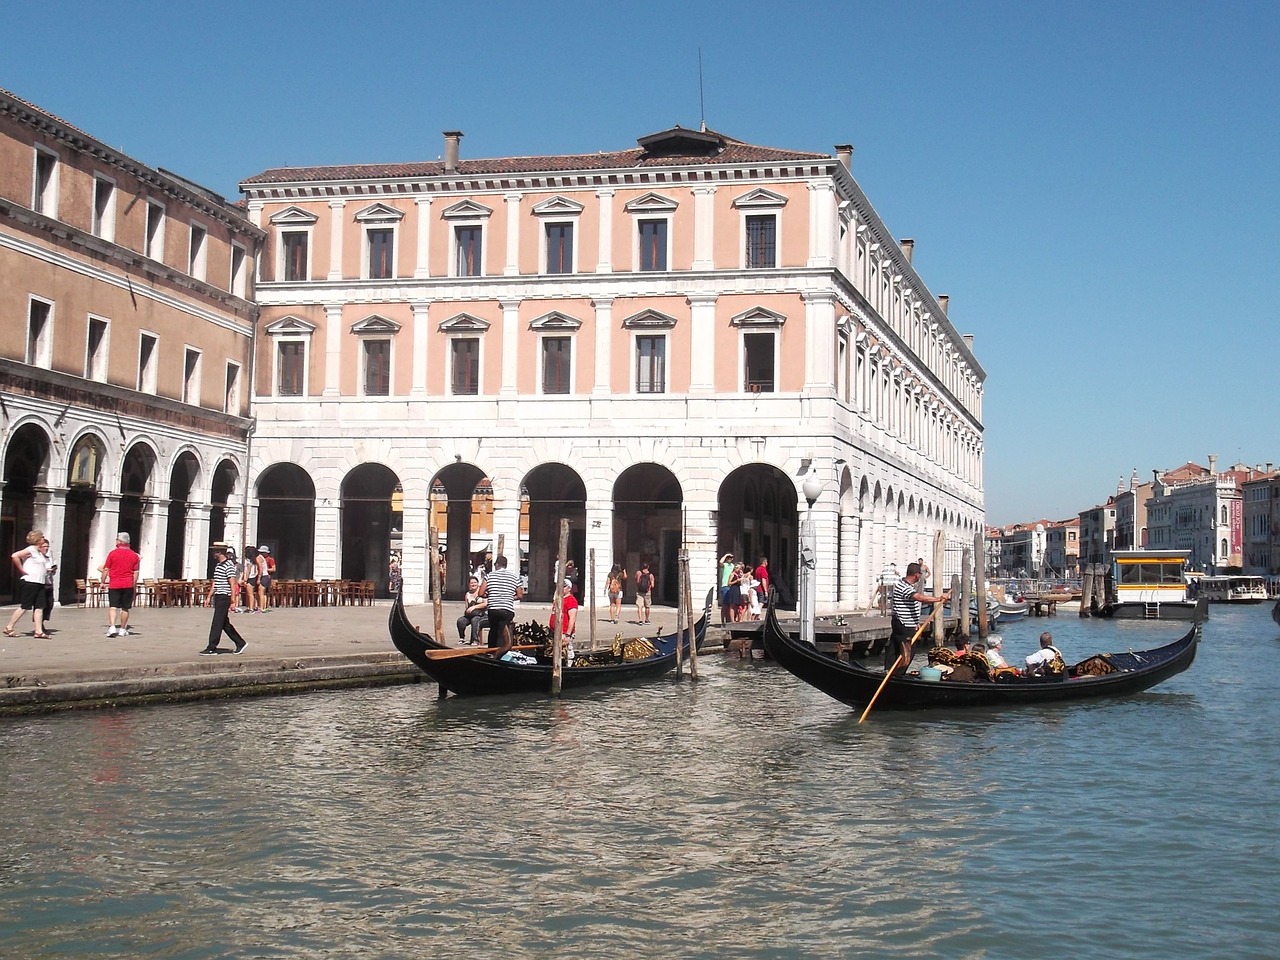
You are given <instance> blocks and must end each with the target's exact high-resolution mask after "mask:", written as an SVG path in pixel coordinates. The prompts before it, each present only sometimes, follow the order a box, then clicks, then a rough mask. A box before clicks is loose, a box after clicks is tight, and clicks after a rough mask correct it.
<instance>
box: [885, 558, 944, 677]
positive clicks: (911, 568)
mask: <svg viewBox="0 0 1280 960" xmlns="http://www.w3.org/2000/svg"><path fill="white" fill-rule="evenodd" d="M919 582H920V564H918V563H909V564H907V575H906V576H905V577H903V578H902V579H901V580H899V581H898V582H897V583H896V584H895V585H894V588H893V596H892V603H891V609H892V612H893V623H892V628H891V632H890V634H889V642H888V644H886V645H885V648H884V669H885V672H886V673H888V672H891V671H893V669H894V668H895V667H897V666H898V664H899V663H901V665H902V668H903V670H904V671H905V670H906V669H907V668H908V667H909V666H910V665H911V659H912V657H914V656H915V635H916V631H917V630H918V629H919V627H920V607H921V604H926V603H927V604H930V605H933V604H938V603H946V602H947V601H948V600H950V599H951V594H949V593H944V594H940V595H939V596H936V597H935V596H930V595H929V594H927V593H922V592H921V591H920V589H919V586H918V584H919Z"/></svg>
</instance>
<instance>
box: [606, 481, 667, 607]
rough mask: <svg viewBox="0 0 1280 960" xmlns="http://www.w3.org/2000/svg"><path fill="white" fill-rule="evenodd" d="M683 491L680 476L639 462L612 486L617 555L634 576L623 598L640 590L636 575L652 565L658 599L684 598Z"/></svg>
mask: <svg viewBox="0 0 1280 960" xmlns="http://www.w3.org/2000/svg"><path fill="white" fill-rule="evenodd" d="M683 506H684V491H683V490H682V489H681V486H680V481H679V480H678V479H677V478H676V475H675V474H674V473H672V472H671V470H669V469H668V468H667V467H666V466H664V465H662V464H660V463H637V464H633V465H632V466H630V467H627V469H625V470H623V471H622V473H621V474H619V475H618V478H617V480H615V481H614V484H613V541H612V542H613V557H611V558H609V562H608V564H606V568H607V566H608V565H611V564H612V563H614V562H617V563H620V564H622V565H623V567H625V568H626V569H627V571H628V572H629V573H631V574H632V575H633V576H632V577H631V578H629V580H630V582H629V584H628V585H627V587H626V588H625V595H624V599H626V600H630V599H631V598H632V597H633V595H634V590H635V579H634V574H635V571H637V570H638V569H640V564H641V563H642V562H644V561H648V562H649V564H650V569H651V570H652V571H653V572H654V573H655V574H656V576H657V578H658V579H657V585H656V586H655V587H654V590H653V599H654V600H655V601H657V602H658V603H671V604H674V603H676V602H677V601H678V600H679V587H680V583H679V577H680V549H681V547H682V546H683V543H684V516H683V513H682V510H683Z"/></svg>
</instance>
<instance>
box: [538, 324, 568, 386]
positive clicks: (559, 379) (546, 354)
mask: <svg viewBox="0 0 1280 960" xmlns="http://www.w3.org/2000/svg"><path fill="white" fill-rule="evenodd" d="M572 349H573V341H572V339H571V338H569V337H543V338H542V392H543V393H557V394H560V393H571V392H572V390H571V389H570V388H571V384H570V382H569V373H570V371H569V361H570V359H571V358H572Z"/></svg>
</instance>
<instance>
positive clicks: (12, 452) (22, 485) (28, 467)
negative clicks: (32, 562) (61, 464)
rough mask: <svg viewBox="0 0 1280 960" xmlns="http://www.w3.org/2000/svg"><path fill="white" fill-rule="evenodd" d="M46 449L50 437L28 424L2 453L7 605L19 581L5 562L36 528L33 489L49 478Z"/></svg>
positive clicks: (0, 579) (1, 541)
mask: <svg viewBox="0 0 1280 960" xmlns="http://www.w3.org/2000/svg"><path fill="white" fill-rule="evenodd" d="M49 449H50V443H49V435H48V434H47V433H45V432H44V429H43V428H41V427H39V426H36V425H35V424H34V423H28V424H24V425H23V426H21V427H19V428H18V429H17V430H15V431H14V434H13V437H12V438H11V439H10V441H9V446H8V448H7V449H6V450H5V454H4V499H3V501H0V545H3V548H4V557H5V561H4V563H3V564H0V567H3V571H2V572H0V596H3V597H4V598H5V599H6V601H8V602H12V601H13V598H14V596H15V595H16V587H17V580H18V571H17V569H16V568H15V567H14V565H13V564H12V563H10V562H9V559H8V558H9V556H10V554H12V553H14V552H15V551H17V550H21V549H22V548H24V547H25V546H26V545H27V532H28V531H30V530H31V528H32V527H33V526H35V507H36V487H37V486H40V485H42V484H43V483H44V482H45V478H46V477H47V476H48V470H49ZM61 549H62V547H61V544H55V545H54V550H55V551H57V552H61ZM72 576H74V574H72Z"/></svg>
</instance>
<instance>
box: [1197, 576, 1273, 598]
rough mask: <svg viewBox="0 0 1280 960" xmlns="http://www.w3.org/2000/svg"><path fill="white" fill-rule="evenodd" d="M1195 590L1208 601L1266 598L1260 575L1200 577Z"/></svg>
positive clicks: (1265, 590) (1265, 586)
mask: <svg viewBox="0 0 1280 960" xmlns="http://www.w3.org/2000/svg"><path fill="white" fill-rule="evenodd" d="M1196 591H1197V593H1198V594H1199V595H1200V596H1202V597H1204V598H1205V599H1206V600H1208V601H1209V602H1210V603H1262V602H1264V601H1265V600H1267V599H1268V598H1267V585H1266V582H1265V581H1264V580H1263V578H1262V577H1245V576H1225V577H1201V578H1200V580H1199V582H1198V583H1197V585H1196Z"/></svg>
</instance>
